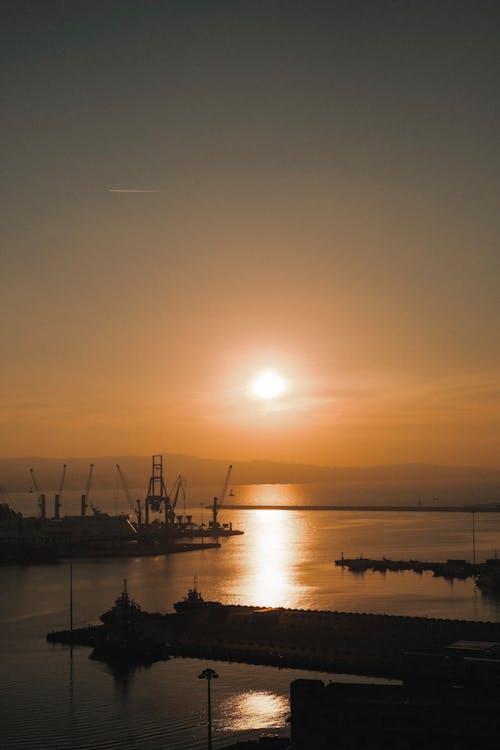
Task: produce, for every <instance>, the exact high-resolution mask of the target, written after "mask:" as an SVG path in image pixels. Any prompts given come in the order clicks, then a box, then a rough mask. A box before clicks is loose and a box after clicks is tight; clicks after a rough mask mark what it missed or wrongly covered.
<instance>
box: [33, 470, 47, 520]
mask: <svg viewBox="0 0 500 750" xmlns="http://www.w3.org/2000/svg"><path fill="white" fill-rule="evenodd" d="M30 474H31V481H32V482H33V487H34V488H35V492H36V494H37V495H38V507H39V508H40V518H41V519H42V521H43V520H45V517H46V507H45V495H44V493H43V492H41V490H40V487H39V486H38V482H37V481H36V477H35V472H34V471H33V469H30Z"/></svg>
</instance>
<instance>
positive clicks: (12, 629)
mask: <svg viewBox="0 0 500 750" xmlns="http://www.w3.org/2000/svg"><path fill="white" fill-rule="evenodd" d="M321 492H322V493H324V494H325V493H326V494H327V492H326V490H325V488H324V487H323V488H322V490H321ZM235 493H236V497H235V501H236V500H237V501H240V502H249V501H250V500H252V499H253V500H254V501H255V502H258V503H262V502H269V503H271V502H272V503H274V502H283V503H291V502H304V494H303V493H304V490H303V488H299V487H296V486H291V485H290V486H270V487H266V486H259V487H253V488H251V487H247V488H237V489H235ZM313 494H314V493H313ZM207 495H208V497H210V495H211V493H206V492H205V491H201V490H200V491H199V493H198V494H196V493H194V494H193V495H192V496H191V504H192V508H191V509H190V508H189V507H188V508H187V509H186V510H187V511H188V512H189V511H190V510H191V511H192V512H193V513H194V515H195V518H196V520H199V518H200V516H201V513H202V512H203V513H204V514H205V519H204V520H207V510H206V509H205V510H202V508H201V507H200V503H201V502H202V501H203V499H204V497H205V496H207ZM310 499H311V501H312V502H318V498H317V496H314V497H312V496H311V497H310ZM381 499H383V498H381ZM12 500H13V502H14V504H15V507H16V508H17V509H18V510H22V511H23V512H28V510H29V506H30V505H33V498H32V497H29V496H19V497H15V496H13V497H12ZM96 500H97V498H96ZM77 502H78V498H77V497H76V496H75V497H74V498H72V497H71V496H70V497H65V510H66V512H72V511H73V507H72V505H74V510H76V508H77ZM98 504H99V505H101V507H103V508H104V509H109V510H113V509H116V510H120V509H123V508H120V507H118V506H119V504H120V501H119V498H116V497H114V496H112V495H111V494H110V495H109V496H108V497H106V496H102V497H101V496H100V497H99V502H98ZM178 510H180V511H181V512H182V511H183V510H184V509H183V508H181V509H178ZM221 516H223V517H221V520H223V521H224V520H231V521H232V522H233V525H234V526H235V527H238V528H242V529H244V530H245V535H244V536H241V537H233V538H230V539H226V540H224V541H223V542H222V547H221V548H220V549H218V550H205V551H203V552H195V553H188V554H181V555H171V556H168V557H167V556H165V557H157V558H137V559H125V560H123V559H122V560H106V561H100V560H93V561H89V560H86V561H76V562H75V563H74V599H75V621H76V623H77V624H86V623H88V622H92V621H95V620H96V618H97V616H98V615H99V614H100V613H101V612H103V611H104V610H105V609H108V608H109V606H110V605H111V604H112V602H113V600H114V598H115V597H116V595H117V594H118V593H119V591H120V590H121V587H122V581H123V579H124V578H127V580H128V587H129V591H130V593H131V595H132V597H133V598H134V599H135V600H136V601H137V602H138V603H139V604H141V605H142V606H143V608H145V609H150V610H160V611H171V610H172V603H173V602H174V601H176V600H177V599H179V598H181V597H182V596H183V595H184V593H185V592H186V590H187V588H188V587H189V586H190V585H191V584H192V581H193V576H194V575H197V576H198V584H199V588H200V589H201V590H202V593H203V595H204V596H205V598H209V599H218V600H220V601H222V602H235V603H242V604H261V605H276V606H277V605H280V606H285V607H303V608H315V609H339V610H347V611H366V612H386V613H395V614H409V615H428V616H433V617H453V618H465V619H487V620H495V621H500V604H499V603H498V602H497V601H495V600H492V599H488V598H487V597H485V596H484V595H483V594H482V593H481V592H479V591H477V590H475V589H474V586H473V584H472V581H470V580H469V581H456V582H454V583H453V584H451V583H449V582H446V581H444V580H442V579H435V578H433V577H432V576H431V575H429V574H427V573H426V574H423V575H421V576H418V575H416V574H414V573H410V572H405V573H386V574H381V573H374V572H366V573H365V574H363V575H356V574H352V573H349V572H348V571H343V570H342V569H340V568H336V567H335V566H334V565H333V560H334V559H335V558H337V557H339V556H340V554H341V552H343V553H344V555H346V556H355V555H360V554H364V555H366V556H374V557H375V556H377V557H382V556H383V555H385V556H387V557H393V558H410V557H412V558H420V559H429V560H445V559H447V558H450V557H455V558H456V557H461V558H462V557H464V558H468V559H471V557H472V534H471V531H472V528H471V518H470V516H467V515H465V514H464V515H462V514H446V513H443V514H431V513H429V514H425V513H424V514H418V515H415V514H410V513H408V514H403V513H401V514H397V513H391V514H383V513H369V514H368V513H367V514H358V513H349V512H343V513H331V512H327V511H325V512H323V511H317V512H305V511H292V512H287V511H229V510H227V511H225V512H224V511H222V512H221ZM499 532H500V516H497V515H493V514H491V515H486V514H484V515H481V514H478V515H477V516H476V539H477V555H478V558H479V559H482V558H485V557H490V556H493V554H494V552H495V547H496V546H499V547H500V544H499V542H500V534H499ZM0 587H1V593H2V596H1V610H0V635H1V638H0V664H1V672H2V675H1V676H2V679H1V686H0V705H1V707H2V747H6V748H23V750H24V748H43V749H48V748H75V749H78V750H81V749H83V748H93V749H95V748H117V747H121V748H141V749H147V748H151V750H156V748H158V749H159V748H162V749H164V748H172V749H173V750H174V749H175V748H198V747H199V748H202V747H205V742H206V740H205V726H206V725H205V721H206V715H205V710H206V683H205V682H204V681H202V680H199V679H198V674H199V673H200V671H201V670H202V669H203V668H205V666H207V664H208V662H205V661H198V660H193V659H172V660H169V661H167V662H162V663H158V664H154V665H153V666H152V667H151V668H149V669H141V670H137V671H135V672H133V673H129V674H128V675H123V674H122V675H118V674H114V673H113V672H112V671H110V669H109V668H107V667H106V666H105V665H102V664H99V663H96V662H91V661H90V660H89V659H88V654H89V651H88V650H87V649H83V648H77V649H74V651H73V653H71V652H70V650H69V649H66V648H63V647H53V646H49V645H48V644H47V643H46V642H45V634H46V633H47V631H49V630H51V629H57V628H63V627H66V626H67V624H68V565H67V564H65V563H62V564H60V565H55V566H33V567H26V568H22V567H16V566H13V567H4V568H0ZM211 666H213V667H215V669H216V670H217V671H218V673H219V675H220V677H219V679H218V680H216V681H215V682H214V683H213V715H214V747H223V746H224V745H227V744H228V743H229V742H230V741H236V740H237V739H240V740H242V739H246V738H251V737H255V736H256V735H258V734H259V732H262V731H277V732H282V733H286V732H287V725H286V718H287V715H288V689H289V683H290V681H291V680H292V679H294V678H295V677H296V676H305V675H306V674H309V675H311V673H304V672H297V671H292V670H277V669H274V668H271V667H256V666H245V665H238V664H226V663H211ZM312 676H318V675H312ZM320 677H321V679H326V680H327V679H328V678H329V676H328V675H320ZM330 677H331V676H330ZM349 679H352V678H349Z"/></svg>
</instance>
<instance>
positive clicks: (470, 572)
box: [335, 557, 486, 580]
mask: <svg viewBox="0 0 500 750" xmlns="http://www.w3.org/2000/svg"><path fill="white" fill-rule="evenodd" d="M335 565H337V566H339V567H341V568H347V569H348V570H349V571H350V572H351V573H364V572H365V571H367V570H372V571H378V572H379V573H387V572H393V573H399V572H402V571H405V570H411V571H412V572H413V573H424V572H426V571H430V572H432V574H433V575H434V576H436V577H442V578H448V579H450V580H453V579H454V578H460V579H465V578H470V577H472V576H477V575H479V574H480V573H482V572H484V570H485V568H486V564H484V563H482V564H473V563H470V562H467V560H447V561H446V562H428V561H425V560H389V559H388V558H386V557H383V558H382V559H381V560H373V559H371V558H369V557H353V558H349V557H341V558H339V559H338V560H335Z"/></svg>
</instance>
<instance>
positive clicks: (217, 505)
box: [210, 464, 233, 527]
mask: <svg viewBox="0 0 500 750" xmlns="http://www.w3.org/2000/svg"><path fill="white" fill-rule="evenodd" d="M232 470H233V465H232V464H229V468H228V470H227V474H226V479H225V481H224V485H223V487H222V492H221V494H220V498H218V497H214V499H213V503H212V521H211V522H210V525H211V526H212V527H217V526H218V525H219V524H218V521H217V516H218V513H219V510H220V509H221V506H222V503H223V502H224V498H225V497H226V492H227V487H228V484H229V480H230V478H231V472H232Z"/></svg>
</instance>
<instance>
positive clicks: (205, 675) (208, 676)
mask: <svg viewBox="0 0 500 750" xmlns="http://www.w3.org/2000/svg"><path fill="white" fill-rule="evenodd" d="M218 676H219V675H218V674H217V672H216V671H215V670H214V669H204V670H203V672H202V673H201V674H199V675H198V678H199V679H200V680H206V681H207V688H208V736H207V748H208V750H212V700H211V695H210V682H211V681H212V679H214V680H215V679H216V678H217V677H218Z"/></svg>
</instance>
